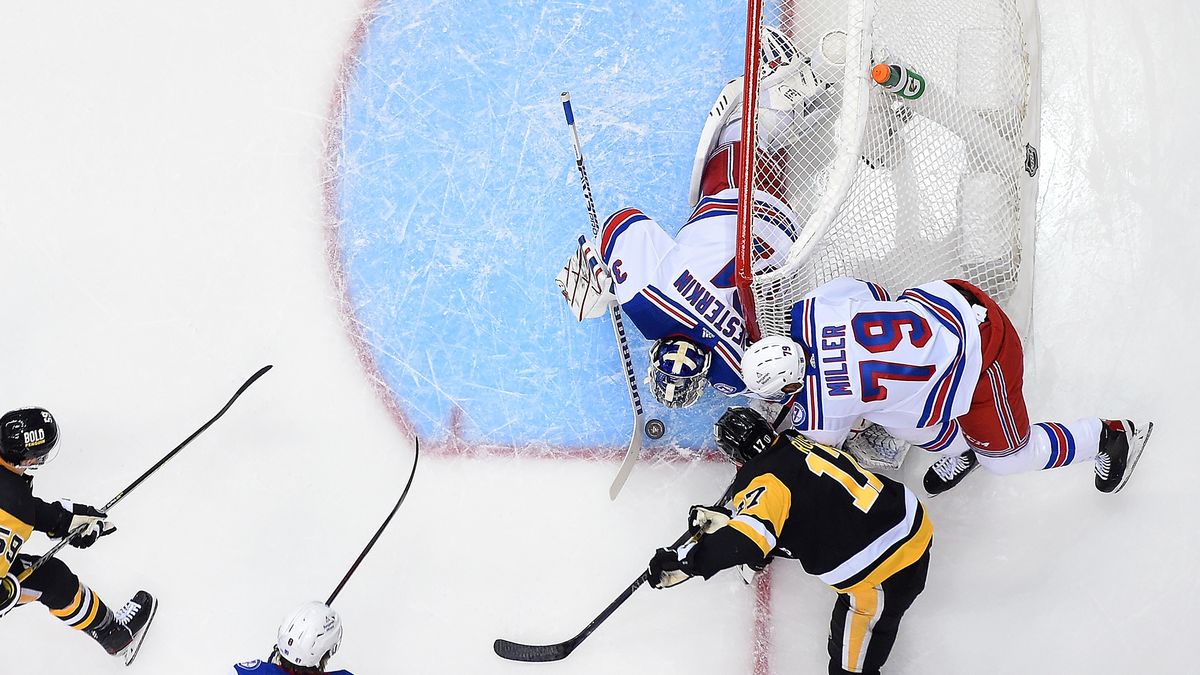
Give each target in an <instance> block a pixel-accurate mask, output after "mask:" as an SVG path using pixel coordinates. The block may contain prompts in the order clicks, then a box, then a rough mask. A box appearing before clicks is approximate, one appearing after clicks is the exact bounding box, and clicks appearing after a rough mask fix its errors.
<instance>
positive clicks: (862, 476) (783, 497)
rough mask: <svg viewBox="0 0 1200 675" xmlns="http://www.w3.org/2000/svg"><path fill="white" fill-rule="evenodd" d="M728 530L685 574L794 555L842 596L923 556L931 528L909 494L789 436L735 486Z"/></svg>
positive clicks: (714, 537)
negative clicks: (843, 593) (770, 557)
mask: <svg viewBox="0 0 1200 675" xmlns="http://www.w3.org/2000/svg"><path fill="white" fill-rule="evenodd" d="M729 507H730V511H731V514H732V518H731V519H730V521H729V524H728V525H726V526H725V527H722V528H720V529H718V530H717V531H715V532H713V533H712V534H709V535H706V536H704V537H701V538H700V540H699V542H697V543H696V545H695V546H694V547H692V549H691V550H690V551H688V552H687V557H686V560H685V563H686V566H685V568H684V569H685V570H687V571H689V572H691V573H694V574H700V575H702V576H704V577H710V576H712V575H713V574H715V573H716V572H718V571H719V570H722V569H726V568H729V567H733V566H734V565H738V564H755V563H760V562H762V561H763V560H764V559H766V558H767V557H768V556H779V557H785V558H794V559H796V560H798V561H799V562H800V564H801V565H802V566H803V567H804V571H806V572H808V573H809V574H812V575H814V576H816V577H818V578H820V579H821V580H822V581H824V582H825V583H827V584H829V585H830V586H832V587H833V588H834V589H835V590H837V591H838V592H846V591H848V590H850V589H854V588H867V587H873V586H876V585H878V584H879V583H881V582H882V581H883V580H884V579H886V578H888V577H889V576H891V575H892V574H894V573H895V572H897V571H899V570H901V569H903V568H905V567H907V566H908V565H911V564H912V563H914V562H916V561H917V560H919V559H920V558H921V556H922V555H923V554H924V553H925V550H926V549H927V548H929V545H930V543H931V542H932V540H933V524H932V522H931V521H930V519H929V516H928V515H927V514H926V512H925V508H924V506H922V504H921V502H920V501H919V500H918V499H917V497H916V495H915V494H913V492H912V491H911V490H909V489H908V488H907V487H905V486H904V485H902V484H901V483H898V482H896V481H894V480H891V479H889V478H886V477H883V476H877V475H875V474H873V473H871V472H870V471H866V470H865V469H863V468H862V467H860V466H859V465H858V463H857V462H855V461H854V459H853V458H852V457H850V455H848V454H845V453H842V452H841V451H839V450H836V449H834V448H831V447H828V446H824V445H820V444H817V443H813V442H812V441H809V440H808V439H807V438H805V437H803V436H801V435H800V434H799V433H798V432H796V431H795V430H792V429H788V430H786V431H784V432H783V433H782V434H780V435H779V436H778V437H776V438H775V440H774V442H773V443H772V445H771V446H770V447H769V448H767V449H766V450H764V451H763V452H762V453H761V454H760V455H758V456H757V457H755V458H753V459H752V460H750V461H749V462H747V463H746V464H745V465H744V466H743V467H742V468H741V469H739V470H738V472H737V475H736V476H735V477H734V479H733V498H732V500H730V502H729Z"/></svg>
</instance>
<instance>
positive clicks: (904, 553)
mask: <svg viewBox="0 0 1200 675" xmlns="http://www.w3.org/2000/svg"><path fill="white" fill-rule="evenodd" d="M923 516H924V517H923V518H921V527H920V528H919V529H918V530H917V532H916V534H914V535H913V536H912V538H911V539H909V540H908V541H906V542H904V544H903V545H902V546H900V548H898V549H896V550H895V551H894V552H893V553H892V554H891V555H890V556H888V557H887V559H886V560H884V561H882V562H881V563H879V564H878V565H877V566H876V567H875V569H873V570H871V573H870V574H868V575H867V576H866V577H865V578H863V580H862V581H860V582H858V583H856V584H854V585H853V586H851V587H849V588H846V589H841V588H839V589H837V590H838V591H839V592H841V593H847V592H850V591H852V590H856V589H860V588H870V587H872V586H878V585H879V584H881V583H883V580H884V579H887V578H888V577H890V576H892V575H893V574H895V573H896V572H899V571H900V570H902V569H904V568H905V567H908V566H909V565H911V564H913V563H915V562H917V561H918V560H920V559H921V556H923V555H925V550H926V549H927V548H929V544H930V542H932V541H933V521H932V520H930V519H929V514H928V513H926V514H923Z"/></svg>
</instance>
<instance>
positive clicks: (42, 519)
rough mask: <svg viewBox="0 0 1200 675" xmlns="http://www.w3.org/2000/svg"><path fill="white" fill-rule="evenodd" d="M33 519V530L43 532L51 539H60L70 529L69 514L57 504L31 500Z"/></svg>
mask: <svg viewBox="0 0 1200 675" xmlns="http://www.w3.org/2000/svg"><path fill="white" fill-rule="evenodd" d="M33 508H34V519H33V529H35V530H37V531H38V532H45V533H46V534H47V535H49V536H51V537H62V536H65V535H66V534H67V532H68V531H70V529H71V512H70V511H68V510H66V509H65V508H63V507H62V506H60V505H59V504H58V503H57V502H56V503H50V502H44V501H42V500H40V499H38V498H37V497H34V498H33Z"/></svg>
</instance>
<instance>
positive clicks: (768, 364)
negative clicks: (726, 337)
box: [742, 335, 804, 398]
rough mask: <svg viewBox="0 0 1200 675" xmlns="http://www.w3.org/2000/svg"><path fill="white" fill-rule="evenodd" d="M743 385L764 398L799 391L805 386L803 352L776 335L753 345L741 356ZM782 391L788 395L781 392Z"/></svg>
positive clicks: (788, 340) (789, 341)
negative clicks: (786, 388)
mask: <svg viewBox="0 0 1200 675" xmlns="http://www.w3.org/2000/svg"><path fill="white" fill-rule="evenodd" d="M742 381H744V382H745V383H746V388H747V389H749V390H750V391H752V392H754V393H755V394H757V395H758V396H762V397H764V398H775V397H777V396H779V395H780V394H782V393H789V394H790V393H794V392H796V391H799V390H800V388H801V387H803V386H804V348H803V347H801V346H800V345H798V344H796V343H795V342H792V341H791V340H790V339H788V338H785V337H781V336H778V335H772V336H769V337H765V338H763V339H761V340H759V341H758V342H755V343H754V344H752V345H750V347H749V348H747V349H746V352H745V353H744V354H742ZM789 385H798V386H794V387H789ZM785 387H788V388H789V389H791V391H788V392H784V388H785Z"/></svg>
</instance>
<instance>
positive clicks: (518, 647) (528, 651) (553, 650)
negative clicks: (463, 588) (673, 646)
mask: <svg viewBox="0 0 1200 675" xmlns="http://www.w3.org/2000/svg"><path fill="white" fill-rule="evenodd" d="M732 491H733V483H730V484H729V487H727V488H725V493H724V494H723V495H721V499H720V500H718V501H717V503H716V504H715V506H721V505H722V504H724V503H725V502H726V501H728V500H729V498H730V496H731V492H732ZM699 538H700V527H699V526H695V525H694V526H692V527H690V528H688V531H687V532H685V533H684V534H683V536H681V537H679V538H678V539H676V540H675V543H673V544H671V545H670V546H668V547H667V548H670V549H677V548H679V547H680V546H682V545H683V544H684V543H687V542H690V541H693V540H697V539H699ZM649 580H650V569H649V568H647V569H645V570H642V573H641V574H640V575H638V578H637V579H634V580H633V583H631V584H629V585H628V586H626V587H625V590H623V591H621V594H620V595H618V596H617V597H616V599H614V600H613V601H612V602H610V603H608V606H607V607H605V608H604V610H603V611H601V612H600V613H599V614H598V615H596V618H594V619H592V621H591V623H589V624H588V625H587V626H585V627H584V629H583V630H581V631H579V634H578V635H576V636H575V637H573V638H571V639H570V640H566V641H564V642H559V643H556V644H552V645H526V644H521V643H520V642H512V641H510V640H504V639H497V640H496V641H495V642H494V643H492V650H493V651H495V652H496V656H499V657H500V658H502V659H508V660H509V661H524V662H527V663H545V662H547V661H561V660H563V659H565V658H567V657H568V656H570V655H571V652H573V651H575V648H576V647H578V646H579V645H580V643H582V642H583V641H584V640H586V639H587V638H588V636H589V635H591V634H592V632H594V631H595V630H596V629H597V628H599V627H600V624H602V623H604V621H605V620H606V619H608V617H610V616H612V613H613V612H615V611H617V608H618V607H620V606H621V605H623V604H625V601H626V600H628V599H629V598H630V596H632V595H633V592H634V591H636V590H637V589H639V588H641V587H642V586H643V585H645V583H646V582H647V581H649Z"/></svg>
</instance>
